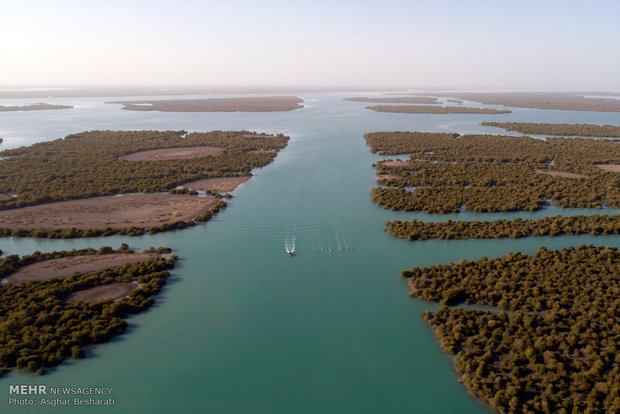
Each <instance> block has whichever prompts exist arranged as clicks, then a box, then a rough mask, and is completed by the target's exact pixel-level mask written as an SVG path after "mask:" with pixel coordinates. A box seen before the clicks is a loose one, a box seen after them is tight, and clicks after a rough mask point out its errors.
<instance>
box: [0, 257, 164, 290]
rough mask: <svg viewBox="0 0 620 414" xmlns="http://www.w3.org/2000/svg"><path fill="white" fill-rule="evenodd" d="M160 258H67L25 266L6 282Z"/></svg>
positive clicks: (44, 278)
mask: <svg viewBox="0 0 620 414" xmlns="http://www.w3.org/2000/svg"><path fill="white" fill-rule="evenodd" d="M158 257H161V256H160V255H159V254H157V253H133V254H99V255H96V254H89V255H82V256H67V257H61V258H59V259H52V260H44V261H42V262H36V263H33V264H30V265H27V266H24V267H22V268H20V269H19V270H17V271H16V272H15V273H13V274H11V275H10V276H9V277H7V278H6V279H5V280H7V281H9V282H12V283H15V284H20V283H24V282H30V281H32V280H48V279H58V278H61V277H65V276H69V275H72V274H74V273H77V272H81V273H86V272H94V271H95V270H101V269H107V268H109V267H117V266H122V265H124V264H125V263H138V262H144V261H147V260H153V259H156V258H158Z"/></svg>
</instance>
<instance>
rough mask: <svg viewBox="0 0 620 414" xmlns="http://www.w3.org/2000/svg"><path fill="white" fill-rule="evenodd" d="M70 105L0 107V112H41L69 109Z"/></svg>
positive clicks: (43, 104)
mask: <svg viewBox="0 0 620 414" xmlns="http://www.w3.org/2000/svg"><path fill="white" fill-rule="evenodd" d="M69 108H73V106H71V105H53V104H48V103H35V104H30V105H9V106H7V105H0V112H9V111H41V110H45V109H69Z"/></svg>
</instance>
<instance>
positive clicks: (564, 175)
mask: <svg viewBox="0 0 620 414" xmlns="http://www.w3.org/2000/svg"><path fill="white" fill-rule="evenodd" d="M534 172H536V173H537V174H546V175H550V176H552V177H561V178H590V177H588V176H587V175H582V174H575V173H570V172H565V171H553V170H540V169H535V170H534Z"/></svg>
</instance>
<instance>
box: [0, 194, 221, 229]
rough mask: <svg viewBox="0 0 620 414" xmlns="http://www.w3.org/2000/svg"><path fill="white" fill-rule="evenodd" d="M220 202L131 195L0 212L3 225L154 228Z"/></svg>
mask: <svg viewBox="0 0 620 414" xmlns="http://www.w3.org/2000/svg"><path fill="white" fill-rule="evenodd" d="M217 202H218V200H217V199H213V198H206V197H196V196H189V195H176V194H175V195H171V194H132V195H123V196H109V197H94V198H87V199H83V200H72V201H60V202H56V203H48V204H40V205H36V206H29V207H22V208H18V209H12V210H2V211H0V227H5V228H24V229H37V228H38V229H48V230H52V229H62V228H72V227H76V228H78V229H90V228H95V229H102V228H106V227H111V228H115V229H123V228H128V227H133V226H136V227H140V228H145V227H154V226H161V225H162V224H164V223H171V222H176V221H187V220H191V219H193V218H194V217H196V216H199V215H201V214H202V213H204V212H205V211H207V210H208V209H209V208H211V207H213V206H214V205H215V204H216V203H217Z"/></svg>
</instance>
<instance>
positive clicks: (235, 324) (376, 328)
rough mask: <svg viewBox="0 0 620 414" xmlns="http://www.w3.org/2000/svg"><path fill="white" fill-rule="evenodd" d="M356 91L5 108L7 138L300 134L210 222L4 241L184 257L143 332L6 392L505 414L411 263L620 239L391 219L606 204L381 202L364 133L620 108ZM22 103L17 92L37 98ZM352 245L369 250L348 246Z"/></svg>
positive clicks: (14, 247)
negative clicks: (402, 227)
mask: <svg viewBox="0 0 620 414" xmlns="http://www.w3.org/2000/svg"><path fill="white" fill-rule="evenodd" d="M346 96H350V95H338V94H307V95H303V98H305V99H306V101H307V104H306V105H307V106H306V108H304V109H302V110H299V111H294V112H282V113H262V114H261V113H256V114H252V113H249V114H248V113H223V114H218V113H157V112H133V111H121V110H120V106H119V105H111V104H104V103H103V101H104V99H99V98H76V99H47V100H45V101H46V102H49V103H67V104H73V105H75V106H76V108H75V109H72V110H71V109H70V110H58V111H36V112H11V113H0V136H2V137H3V138H5V142H4V144H2V146H1V147H0V148H9V147H16V146H20V145H27V144H31V143H34V142H38V141H43V140H50V139H55V138H59V137H64V136H65V135H67V134H70V133H74V132H79V131H84V130H94V129H99V130H106V129H111V130H117V129H172V130H180V129H185V130H188V131H209V130H213V129H230V130H239V129H247V130H256V131H265V132H274V133H277V132H281V133H284V134H286V135H289V136H291V141H290V143H289V145H288V147H287V148H286V149H285V150H284V151H282V152H281V153H280V154H279V155H278V157H277V158H276V160H275V162H274V163H273V164H271V165H269V166H267V167H265V168H263V169H259V170H256V171H255V177H254V178H253V179H252V180H250V182H249V183H248V184H246V185H244V186H242V187H240V188H239V189H237V191H235V193H234V195H235V198H234V199H232V200H231V202H230V205H229V207H228V208H227V209H226V210H224V211H223V212H221V213H220V214H219V215H217V216H216V217H215V218H214V219H213V220H211V221H210V222H208V223H206V224H204V225H199V226H196V227H193V228H191V229H188V230H184V231H179V232H170V233H164V234H158V235H155V236H144V237H137V238H128V237H110V238H96V239H87V240H84V239H82V240H32V239H12V238H11V239H6V238H5V239H0V248H1V249H3V250H5V251H7V252H9V253H18V254H28V253H31V252H33V251H35V250H40V251H50V250H54V249H56V250H59V249H70V248H82V247H87V246H94V247H97V246H101V245H111V246H115V247H117V246H118V245H120V243H122V242H128V243H129V244H130V245H131V246H132V247H135V248H145V247H148V246H150V245H154V246H170V247H172V248H173V249H174V250H175V253H176V254H178V255H179V256H180V258H181V260H180V262H179V264H178V266H177V267H176V268H175V269H174V271H173V276H172V278H171V279H170V283H169V284H168V285H167V286H166V288H165V289H164V290H163V292H162V293H161V294H160V295H159V296H158V297H157V304H156V305H155V306H154V307H153V308H151V309H150V310H149V311H147V312H146V313H144V314H141V315H137V316H134V317H131V318H130V320H129V322H130V329H129V331H128V333H127V334H126V335H123V336H122V337H120V338H117V339H115V340H114V341H112V342H111V343H108V344H103V345H99V346H95V347H93V348H91V350H90V352H89V354H90V356H91V357H89V358H86V359H84V360H79V361H75V360H72V361H69V362H67V363H65V364H63V365H62V366H60V367H59V368H58V369H56V370H54V371H52V372H51V373H49V374H48V375H46V376H44V377H39V376H35V375H30V374H25V373H22V372H15V371H13V372H12V373H11V374H9V375H6V376H5V377H3V378H2V379H0V401H1V402H0V404H2V405H4V404H6V401H7V399H8V385H9V384H39V383H43V384H46V385H48V386H97V387H112V388H113V397H114V398H115V399H116V407H115V408H114V409H108V410H103V409H98V408H94V407H91V408H89V409H88V411H89V412H93V413H94V412H100V411H99V410H101V412H114V411H116V412H123V413H124V412H128V413H129V412H131V413H138V412H148V413H169V412H175V411H176V412H206V413H287V414H288V413H487V412H489V411H488V409H487V408H486V407H485V406H483V405H482V404H481V403H479V402H477V401H476V400H474V399H472V398H471V397H469V396H468V395H467V393H466V391H465V389H464V387H463V386H461V385H460V384H459V383H458V381H457V375H456V373H455V372H454V371H453V368H452V362H451V360H450V357H449V356H447V355H445V354H443V353H442V352H441V351H440V349H439V347H438V344H437V341H436V340H435V338H434V335H433V333H432V331H431V330H430V329H429V328H428V327H427V326H426V324H425V322H424V321H423V320H422V318H421V317H420V313H421V312H422V311H424V310H425V309H436V305H434V304H429V303H425V302H421V301H419V300H417V299H413V298H409V297H408V296H407V292H408V289H407V285H406V281H405V280H403V279H402V278H400V276H399V275H398V272H399V271H400V270H402V269H406V268H410V267H412V266H414V265H415V266H427V265H433V264H437V263H447V262H451V261H454V262H456V261H458V260H460V259H462V258H466V259H476V258H478V257H480V256H482V255H486V256H489V257H492V256H498V255H504V254H506V253H508V252H510V251H521V252H523V253H534V252H535V251H536V250H537V249H538V247H540V246H541V245H546V246H548V247H550V248H562V247H565V246H568V245H579V244H584V243H586V244H587V243H594V244H605V245H613V246H619V245H620V236H604V237H592V236H578V237H557V238H546V237H539V238H529V239H520V240H469V241H441V240H430V241H424V242H407V241H403V240H399V239H396V238H393V237H391V236H389V235H388V234H387V233H385V232H384V231H383V227H384V221H385V220H387V219H390V220H393V219H411V218H414V217H415V218H423V219H425V220H445V219H446V218H447V217H450V218H453V219H454V218H456V217H458V218H460V219H479V218H481V217H482V218H483V219H495V218H502V217H505V218H512V217H517V216H519V217H541V216H544V215H556V214H578V213H584V212H586V213H587V212H596V210H594V211H592V210H571V209H569V210H566V209H559V208H556V207H550V208H549V209H546V210H544V211H541V212H536V213H511V214H492V215H491V214H487V215H483V214H468V213H467V214H461V215H454V214H453V215H424V214H415V213H402V212H400V213H399V212H391V211H388V210H384V209H382V208H379V207H377V206H376V205H375V204H374V203H372V202H371V200H370V197H369V192H370V189H371V188H372V186H373V184H374V178H373V177H374V170H373V169H372V167H371V164H372V163H373V162H374V161H376V160H378V159H380V158H381V157H378V156H376V155H373V154H371V153H370V152H369V151H368V147H367V146H366V145H365V142H364V140H363V138H362V135H363V134H364V133H365V132H371V131H382V130H420V131H437V132H442V131H449V132H458V133H481V132H483V133H505V131H503V130H500V129H497V128H489V127H482V126H480V125H478V124H479V122H481V121H484V120H497V121H523V122H559V123H561V122H569V123H575V122H578V123H601V124H615V125H617V124H619V123H620V120H619V119H618V118H617V114H605V113H594V112H592V113H588V112H569V111H542V110H528V109H515V110H514V113H512V114H506V115H495V116H492V115H487V116H484V115H412V114H382V113H376V112H372V111H368V110H364V109H363V108H364V104H363V103H356V102H344V101H342V98H344V97H346ZM167 98H172V97H167ZM185 98H187V97H185ZM116 99H117V98H109V99H105V101H112V100H116ZM119 99H126V98H119ZM139 99H147V98H144V97H141V98H139ZM5 101H6V102H0V104H24V103H28V102H30V101H33V100H26V99H22V100H10V102H9V100H5ZM36 101H40V99H39V100H36ZM0 162H1V161H0ZM618 211H619V210H618V209H616V210H607V212H610V213H617V212H618ZM286 238H289V239H291V240H292V238H295V241H296V248H297V252H296V253H297V254H296V256H295V257H293V258H290V257H288V256H287V255H286V254H285V253H284V240H285V239H286ZM338 246H341V247H342V248H343V251H339V250H338ZM347 246H348V247H352V248H353V249H354V250H353V251H344V248H345V247H347ZM321 247H323V248H324V249H325V251H324V252H323V253H321V252H320V248H321ZM329 247H331V248H332V249H333V250H334V252H333V253H329V252H328V251H327V249H328V248H329ZM314 249H317V251H318V253H314ZM11 409H12V410H14V411H15V412H43V411H46V410H47V409H45V408H41V407H38V408H37V407H35V408H23V409H16V408H14V407H13V408H11ZM57 410H62V412H63V413H64V412H72V411H71V410H68V409H66V408H61V409H57ZM84 410H85V409H84V408H74V409H73V411H75V412H84Z"/></svg>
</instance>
